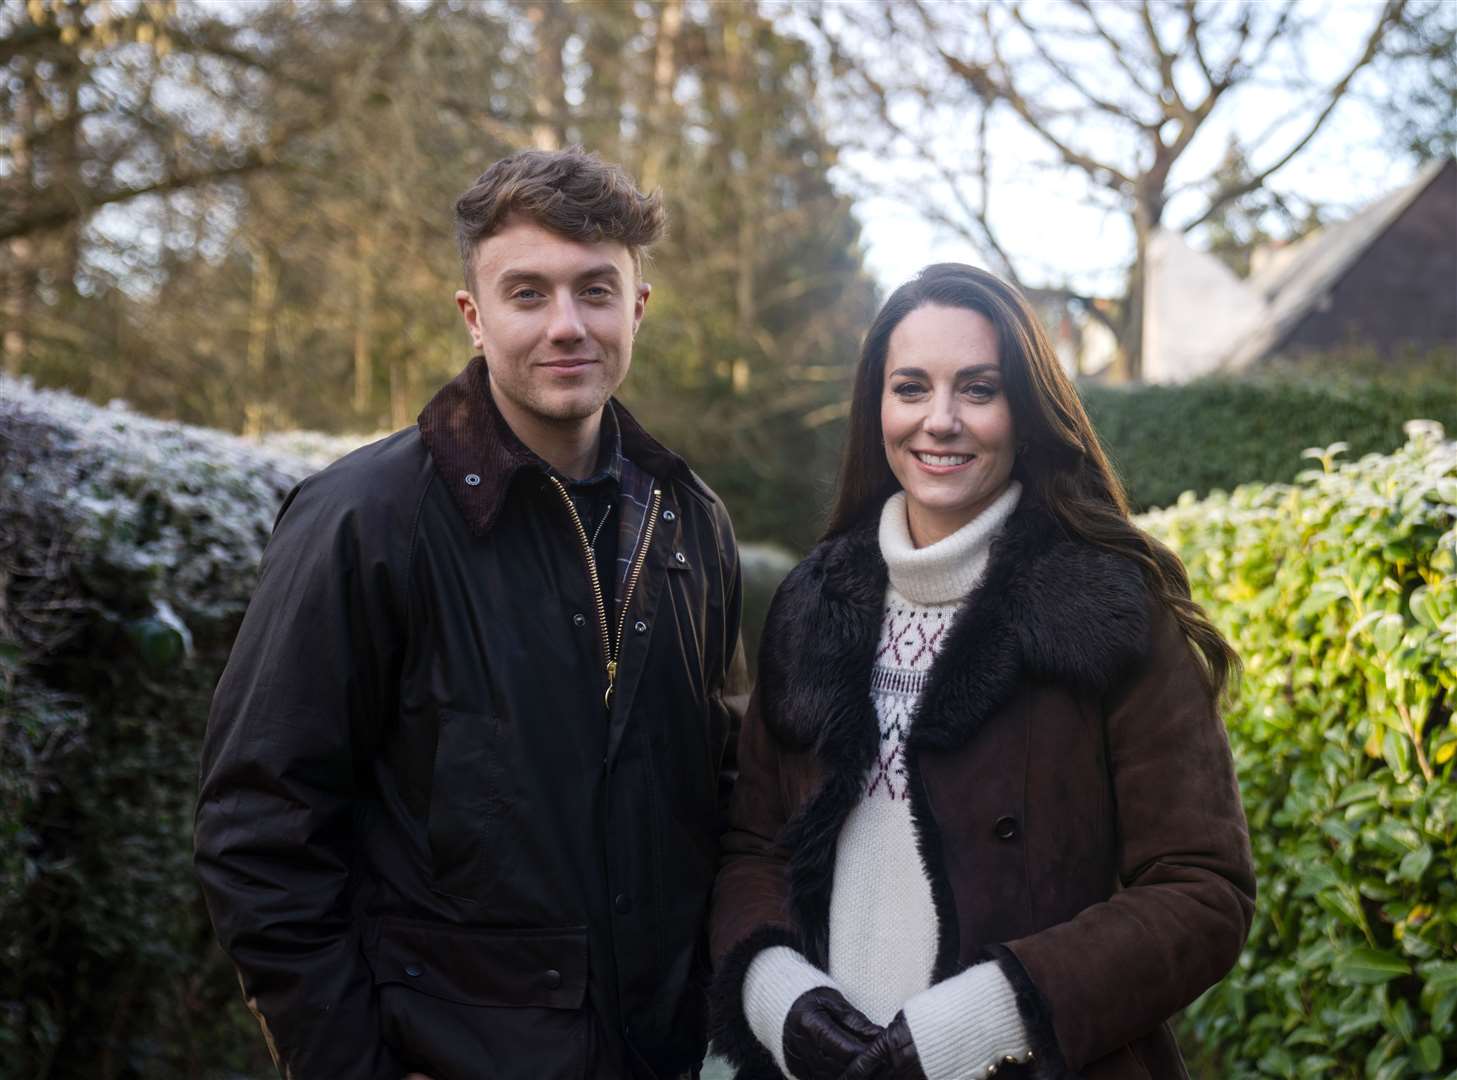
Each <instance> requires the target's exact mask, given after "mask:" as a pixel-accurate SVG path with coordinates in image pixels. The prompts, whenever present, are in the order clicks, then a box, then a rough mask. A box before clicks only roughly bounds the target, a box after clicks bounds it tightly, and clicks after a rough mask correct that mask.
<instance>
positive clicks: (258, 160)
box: [0, 149, 281, 241]
mask: <svg viewBox="0 0 1457 1080" xmlns="http://www.w3.org/2000/svg"><path fill="white" fill-rule="evenodd" d="M279 167H281V166H280V165H279V163H278V162H277V161H276V160H275V159H274V158H273V155H272V154H271V153H269V152H268V150H266V149H258V150H253V151H250V152H249V153H247V154H245V155H244V156H243V158H242V160H240V161H236V162H233V163H231V164H228V165H217V166H213V167H211V168H207V169H197V170H189V171H184V172H180V173H174V174H173V175H171V176H168V177H165V178H164V179H161V180H157V181H154V182H152V183H150V184H135V185H130V186H127V187H121V188H115V189H113V190H111V191H106V192H87V193H86V195H85V200H84V201H83V202H73V203H68V204H65V205H56V204H53V205H51V206H42V207H38V208H36V209H34V210H32V211H30V212H28V213H24V214H21V215H18V216H12V215H11V214H9V213H5V212H3V211H0V241H4V240H9V239H12V238H13V237H17V236H28V235H30V234H32V233H38V232H44V231H46V230H49V229H57V228H60V227H61V226H63V225H68V224H70V223H71V222H73V221H79V220H80V219H81V218H83V217H85V216H86V215H87V214H89V213H91V212H92V211H94V210H98V209H100V208H101V207H103V206H110V205H112V204H113V203H122V202H128V201H130V200H132V199H137V198H140V197H141V196H143V195H165V194H168V193H169V192H173V191H180V190H182V189H183V188H188V187H195V186H196V185H198V184H205V183H212V182H214V181H217V180H227V179H230V178H232V177H236V176H244V175H246V174H248V173H253V172H258V171H259V170H261V169H268V168H279Z"/></svg>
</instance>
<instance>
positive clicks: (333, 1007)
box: [196, 358, 742, 1080]
mask: <svg viewBox="0 0 1457 1080" xmlns="http://www.w3.org/2000/svg"><path fill="white" fill-rule="evenodd" d="M611 407H612V408H614V409H616V416H617V419H618V423H619V427H620V430H621V432H622V446H623V453H624V455H625V456H626V457H627V458H628V459H629V460H630V461H632V462H633V463H634V464H635V465H636V466H637V467H638V468H639V469H641V470H643V471H644V472H646V473H648V474H650V475H651V476H652V477H653V478H654V481H655V483H654V487H655V488H656V489H657V491H658V492H660V501H659V502H658V503H657V506H656V511H655V513H654V514H653V515H651V517H650V521H651V524H652V527H653V528H652V533H651V536H650V537H648V538H647V539H648V542H647V543H646V545H645V547H643V548H641V549H639V550H642V551H644V552H645V554H644V555H643V562H642V570H641V573H640V576H639V578H638V580H637V583H636V586H635V589H634V590H633V592H632V594H631V597H630V600H629V608H628V610H627V612H626V617H625V620H624V632H623V635H622V645H621V654H620V656H619V658H618V660H619V666H618V670H617V675H616V683H615V688H614V692H613V694H612V697H611V704H610V708H608V707H604V693H605V690H606V683H607V676H606V671H605V659H604V657H603V655H602V645H601V633H600V630H599V619H598V614H597V606H596V602H595V599H594V595H593V590H592V587H591V584H590V578H589V576H588V571H587V562H586V558H585V556H584V553H583V550H582V544H581V542H580V541H579V539H578V538H577V533H576V528H575V526H574V524H573V522H572V519H571V516H570V513H569V512H568V509H567V504H566V501H565V498H564V495H563V494H562V493H561V492H560V491H558V490H557V489H556V488H554V487H553V486H552V485H551V484H550V482H549V481H548V480H547V478H546V475H545V473H544V472H543V471H542V470H541V469H540V468H539V467H538V466H537V464H536V463H535V459H534V458H532V457H531V455H530V454H529V452H527V451H526V450H525V448H524V447H523V446H522V445H521V444H520V443H519V441H518V440H516V438H515V436H514V435H513V434H512V433H511V432H510V430H509V429H508V428H507V427H506V425H505V423H504V422H503V421H502V419H501V417H500V414H499V413H498V412H497V411H496V409H495V407H494V404H493V403H492V401H491V397H490V389H489V378H488V376H487V373H486V369H485V364H484V361H482V360H481V359H479V358H477V359H475V360H473V361H472V362H471V364H470V366H469V367H467V368H466V370H465V371H464V372H463V373H462V374H461V375H460V376H459V377H457V378H456V379H455V380H454V381H453V382H451V383H450V384H448V385H447V386H446V387H445V388H443V389H442V390H441V391H440V393H439V394H438V395H437V396H436V397H435V399H434V400H433V401H432V402H431V403H430V404H429V406H427V407H426V409H425V410H424V412H422V413H421V415H420V420H419V423H418V425H417V426H416V427H414V428H410V429H407V430H405V431H401V432H399V433H397V434H395V435H393V436H391V437H389V438H387V439H385V440H383V441H381V442H378V443H375V444H374V445H372V446H368V447H365V448H363V449H361V450H359V451H357V452H355V453H353V454H351V455H349V456H348V457H346V458H344V459H343V460H341V461H339V462H337V463H336V464H334V465H333V466H331V467H329V468H328V469H325V470H324V471H323V472H321V473H319V474H318V475H316V476H314V477H311V478H310V479H308V480H306V481H304V482H303V483H302V484H300V485H299V487H298V488H297V489H296V490H295V491H294V492H293V493H292V494H291V495H290V496H289V498H288V500H287V501H286V502H285V504H284V507H283V509H282V511H281V512H280V515H279V520H278V522H277V525H276V527H275V531H274V535H273V538H272V540H271V542H270V544H269V546H268V550H267V552H266V554H265V556H264V560H263V565H262V569H261V573H260V578H259V584H258V589H257V592H256V593H255V595H254V598H253V601H252V603H251V605H250V606H249V609H248V612H247V615H246V617H245V619H244V622H243V626H242V629H241V631H240V633H239V635H238V640H237V643H236V645H235V646H234V650H233V653H232V655H231V657H230V659H229V662H228V666H227V669H226V670H225V672H224V674H223V677H222V680H221V682H220V683H219V685H218V689H217V693H216V696H215V698H214V703H213V710H212V714H211V717H210V719H209V723H208V732H207V738H206V742H205V745H204V750H203V760H202V787H201V794H200V799H199V803H198V809H197V829H196V847H197V867H198V872H199V875H200V877H201V880H202V884H203V888H204V892H205V894H206V897H207V902H208V908H209V911H210V912H211V914H212V918H213V922H214V925H215V926H216V928H217V932H218V936H219V938H220V940H221V942H222V944H223V947H224V948H225V949H226V950H227V952H228V953H229V955H230V956H231V957H232V959H233V961H234V962H235V963H236V965H237V967H238V971H239V974H240V977H241V981H242V984H243V987H244V990H245V993H246V995H247V997H248V1000H249V1004H250V1006H251V1007H253V1008H254V1010H255V1012H256V1013H257V1014H258V1015H259V1018H260V1021H261V1023H262V1026H263V1028H264V1032H265V1034H266V1035H267V1037H268V1038H269V1040H270V1043H271V1047H272V1049H273V1051H274V1053H275V1056H276V1058H277V1060H278V1062H279V1064H280V1069H281V1071H283V1072H284V1073H285V1075H287V1076H292V1077H298V1078H300V1080H315V1078H319V1080H322V1078H333V1077H359V1078H366V1077H367V1078H370V1080H374V1078H379V1080H386V1078H388V1080H397V1078H398V1077H400V1076H401V1075H402V1074H403V1073H404V1072H405V1071H406V1070H408V1069H418V1070H420V1071H422V1072H425V1073H427V1074H429V1075H430V1076H432V1077H434V1078H435V1080H452V1078H457V1077H477V1076H489V1077H492V1078H510V1077H521V1078H526V1077H530V1078H532V1080H542V1078H559V1077H584V1076H606V1077H612V1076H627V1075H631V1076H636V1077H651V1076H654V1075H657V1076H672V1075H676V1074H679V1073H681V1072H684V1071H687V1070H691V1069H693V1068H695V1067H696V1066H697V1065H698V1063H699V1062H700V1061H701V1059H702V1056H703V1051H704V1044H705V1041H706V1000H705V991H706V985H707V980H708V974H709V971H708V960H707V949H706V936H705V931H704V923H705V917H706V913H707V906H708V899H709V892H710V889H711V886H712V881H713V875H714V870H715V867H716V864H717V859H718V842H719V833H720V831H721V828H722V809H723V805H724V801H725V799H726V795H727V785H726V784H725V782H724V777H725V776H727V775H731V773H730V768H731V765H732V739H731V733H732V732H733V730H734V729H735V728H736V727H737V718H736V709H737V705H741V704H742V698H741V697H739V696H738V694H739V690H740V689H741V681H742V662H741V658H740V657H739V656H738V623H739V604H740V582H739V569H738V557H737V552H736V549H735V546H734V540H733V535H732V531H731V529H730V526H729V522H728V519H727V516H726V515H725V513H724V510H723V507H722V506H721V504H720V503H719V502H718V500H717V499H716V498H715V497H714V496H713V494H712V493H711V492H709V491H708V490H707V489H706V488H705V487H704V486H703V485H702V483H701V482H700V481H699V480H697V478H696V477H694V476H693V474H692V473H691V472H690V471H689V470H688V468H687V467H686V466H685V465H684V464H683V463H682V461H681V460H680V459H678V458H677V457H676V456H674V455H672V454H671V453H669V452H668V451H666V450H664V449H663V448H662V447H661V446H660V445H658V444H657V443H656V442H654V441H653V440H652V439H651V438H649V437H648V436H647V435H646V434H645V433H644V432H643V431H642V429H641V428H640V427H639V426H638V425H637V424H636V423H635V422H634V421H633V419H632V417H631V416H630V415H629V414H628V413H627V412H626V410H624V409H622V408H621V406H619V405H616V404H615V403H614V404H613V405H612V406H611ZM643 535H644V536H646V533H644V534H643ZM633 544H634V538H633V537H628V538H626V539H625V540H624V545H625V546H624V547H623V549H622V550H623V552H624V553H626V552H627V551H628V550H629V548H630V547H631V546H632V545H633ZM610 621H611V622H615V621H616V619H615V618H613V619H611V620H610ZM611 630H612V634H613V636H614V637H615V636H616V631H617V627H616V626H611ZM736 703H737V705H736Z"/></svg>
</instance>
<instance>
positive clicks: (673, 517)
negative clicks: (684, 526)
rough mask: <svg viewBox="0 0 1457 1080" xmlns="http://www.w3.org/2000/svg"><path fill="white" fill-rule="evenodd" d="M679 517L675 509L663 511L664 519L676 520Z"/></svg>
mask: <svg viewBox="0 0 1457 1080" xmlns="http://www.w3.org/2000/svg"><path fill="white" fill-rule="evenodd" d="M677 519H678V515H677V514H675V513H673V511H671V510H664V511H663V520H664V521H676V520H677Z"/></svg>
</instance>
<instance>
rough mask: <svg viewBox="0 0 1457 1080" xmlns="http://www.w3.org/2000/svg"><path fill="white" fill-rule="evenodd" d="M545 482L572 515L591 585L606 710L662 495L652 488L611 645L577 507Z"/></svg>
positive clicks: (554, 480) (561, 488) (597, 579)
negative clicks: (603, 669)
mask: <svg viewBox="0 0 1457 1080" xmlns="http://www.w3.org/2000/svg"><path fill="white" fill-rule="evenodd" d="M547 479H548V480H550V481H551V482H552V485H553V486H554V487H555V488H556V489H557V494H558V495H560V496H561V497H562V502H564V503H565V504H566V507H567V513H569V514H570V515H571V516H572V524H573V525H574V526H576V529H577V541H578V542H579V543H580V544H581V545H582V558H583V559H585V560H586V563H587V578H588V580H589V581H591V583H592V601H593V603H594V604H596V606H597V628H598V630H600V631H601V634H602V657H603V660H604V662H605V663H606V666H607V692H606V693H605V694H603V695H602V704H603V706H604V707H606V708H609V709H610V708H611V707H612V690H613V687H614V686H616V684H617V658H618V656H619V655H620V654H621V652H622V634H623V631H624V630H625V629H626V628H627V606H628V604H630V603H631V602H632V593H633V590H634V589H636V588H637V579H638V578H639V577H641V576H642V568H643V564H644V563H645V562H647V559H648V548H649V547H651V546H652V542H653V529H654V528H655V527H656V525H657V522H658V507H659V506H661V505H662V502H663V493H662V491H661V490H659V489H657V488H654V489H653V504H652V507H651V508H650V509H649V510H648V518H647V525H646V527H645V528H644V529H643V536H642V543H641V544H639V545H638V550H637V558H635V559H634V560H633V563H632V569H631V571H629V573H628V575H627V586H626V587H625V589H624V590H623V594H622V618H621V619H619V620H618V623H617V641H616V642H615V643H614V642H613V641H612V638H611V631H610V629H609V627H608V622H607V602H606V600H604V599H603V596H602V579H601V578H600V577H598V576H597V558H596V556H595V555H594V554H593V553H592V544H591V542H590V541H589V540H588V539H587V529H586V527H585V526H584V525H583V524H582V518H581V515H580V514H578V513H577V508H576V507H575V506H574V505H573V504H572V497H571V496H570V495H568V494H567V489H566V488H565V487H564V486H563V485H562V482H561V481H560V480H558V479H557V478H556V477H555V476H548V477H547ZM604 520H605V519H604Z"/></svg>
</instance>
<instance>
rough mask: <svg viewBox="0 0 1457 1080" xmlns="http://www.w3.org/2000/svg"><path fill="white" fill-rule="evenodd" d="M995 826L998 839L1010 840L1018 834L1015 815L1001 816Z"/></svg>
mask: <svg viewBox="0 0 1457 1080" xmlns="http://www.w3.org/2000/svg"><path fill="white" fill-rule="evenodd" d="M993 828H994V829H995V831H996V834H997V839H999V840H1010V839H1012V837H1014V836H1016V835H1017V819H1016V818H1014V817H999V818H997V823H996V825H995V826H993Z"/></svg>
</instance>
